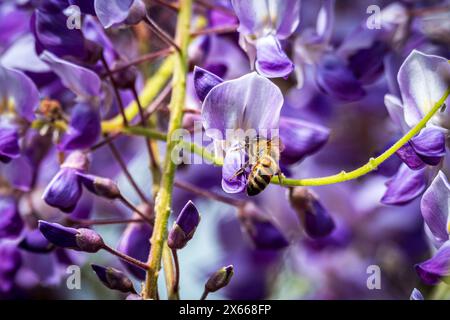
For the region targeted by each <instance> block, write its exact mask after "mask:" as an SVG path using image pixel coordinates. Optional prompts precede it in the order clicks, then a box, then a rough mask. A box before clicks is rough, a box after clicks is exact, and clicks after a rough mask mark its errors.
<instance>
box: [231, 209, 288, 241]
mask: <svg viewBox="0 0 450 320" xmlns="http://www.w3.org/2000/svg"><path fill="white" fill-rule="evenodd" d="M238 218H239V220H240V222H241V226H242V229H243V230H244V231H245V232H246V234H247V235H248V237H249V238H250V240H251V242H252V243H253V244H254V246H255V247H256V248H258V249H272V250H278V249H282V248H285V247H287V246H288V245H289V242H288V241H287V240H286V237H285V236H284V235H283V234H282V233H281V231H280V230H279V228H278V227H277V226H276V225H275V223H274V222H273V221H272V220H271V219H270V217H269V216H268V215H266V214H265V213H264V212H262V211H261V210H260V209H259V208H258V207H257V206H256V205H255V204H254V203H253V202H248V203H247V204H246V205H245V206H244V207H243V208H240V209H239V212H238Z"/></svg>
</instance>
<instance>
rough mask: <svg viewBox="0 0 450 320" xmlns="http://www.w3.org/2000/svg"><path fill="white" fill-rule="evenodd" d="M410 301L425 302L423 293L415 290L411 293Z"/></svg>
mask: <svg viewBox="0 0 450 320" xmlns="http://www.w3.org/2000/svg"><path fill="white" fill-rule="evenodd" d="M409 300H424V298H423V295H422V293H421V292H420V291H419V290H418V289H416V288H414V289H413V291H412V292H411V296H410V297H409Z"/></svg>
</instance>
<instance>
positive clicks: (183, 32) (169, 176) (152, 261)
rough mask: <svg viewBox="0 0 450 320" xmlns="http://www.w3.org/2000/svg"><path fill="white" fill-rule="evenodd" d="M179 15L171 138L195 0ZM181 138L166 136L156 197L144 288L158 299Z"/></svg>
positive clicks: (178, 118)
mask: <svg viewBox="0 0 450 320" xmlns="http://www.w3.org/2000/svg"><path fill="white" fill-rule="evenodd" d="M179 3H180V11H179V15H178V21H177V28H176V37H175V41H176V42H177V45H178V46H179V48H180V50H179V51H177V52H175V53H174V60H175V61H174V71H173V89H172V97H171V101H170V106H169V108H170V120H169V129H168V137H171V136H172V133H174V132H175V130H177V129H179V128H180V127H181V124H182V119H183V108H184V102H185V96H186V74H187V69H188V55H187V49H188V44H189V38H190V21H191V14H192V0H181V1H180V2H179ZM177 144H178V141H177V140H174V139H167V144H166V153H165V158H164V162H163V168H162V178H161V184H160V188H159V192H158V195H157V197H156V200H155V225H154V229H153V235H152V238H151V245H152V246H151V248H152V249H151V250H150V255H149V260H148V264H149V268H148V270H147V277H146V280H145V285H144V288H143V292H142V296H143V298H144V299H156V298H157V296H158V290H157V281H158V273H159V270H160V269H161V258H162V254H163V248H164V242H165V240H166V238H167V223H168V220H169V216H170V212H171V210H170V208H171V204H172V190H173V184H174V178H175V169H176V164H175V163H174V162H173V161H172V160H171V154H172V150H173V149H174V148H175V147H176V146H177Z"/></svg>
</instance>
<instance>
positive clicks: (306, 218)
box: [289, 187, 335, 238]
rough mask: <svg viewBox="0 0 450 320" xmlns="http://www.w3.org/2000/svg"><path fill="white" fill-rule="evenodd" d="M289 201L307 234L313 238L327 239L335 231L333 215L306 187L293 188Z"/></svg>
mask: <svg viewBox="0 0 450 320" xmlns="http://www.w3.org/2000/svg"><path fill="white" fill-rule="evenodd" d="M289 201H290V203H291V206H292V207H293V208H294V209H295V211H296V212H297V214H298V215H299V218H300V220H301V221H302V222H303V225H304V228H305V231H306V234H307V235H308V236H310V237H311V238H322V237H326V236H328V235H330V234H331V232H333V230H334V229H335V224H334V221H333V219H332V217H331V215H330V214H329V213H328V211H327V210H326V209H325V208H324V207H323V205H322V204H321V203H320V201H319V199H318V197H317V196H316V195H315V194H314V193H313V192H312V191H310V190H308V189H307V188H304V187H295V188H292V189H290V191H289Z"/></svg>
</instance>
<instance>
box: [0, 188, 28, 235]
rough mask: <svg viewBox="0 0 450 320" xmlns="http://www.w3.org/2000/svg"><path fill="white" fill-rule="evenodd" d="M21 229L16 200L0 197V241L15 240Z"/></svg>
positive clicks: (21, 223) (21, 224)
mask: <svg viewBox="0 0 450 320" xmlns="http://www.w3.org/2000/svg"><path fill="white" fill-rule="evenodd" d="M22 229H23V221H22V218H21V217H20V214H19V210H18V207H17V203H16V200H15V199H14V198H13V197H10V196H0V239H1V238H3V239H5V238H17V236H19V235H20V233H21V232H22Z"/></svg>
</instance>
